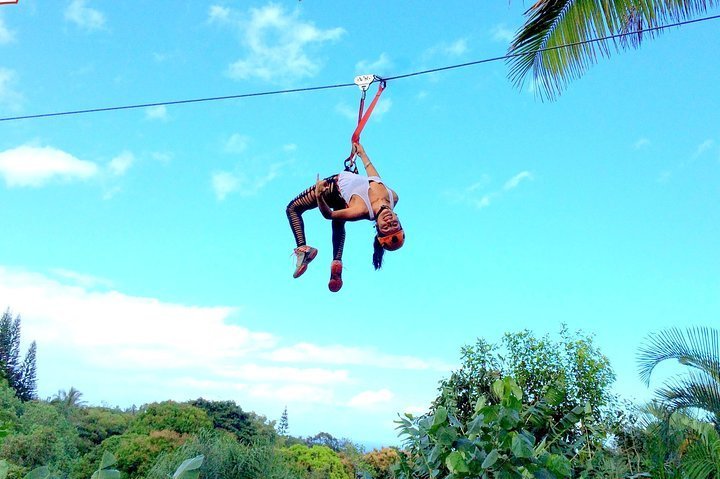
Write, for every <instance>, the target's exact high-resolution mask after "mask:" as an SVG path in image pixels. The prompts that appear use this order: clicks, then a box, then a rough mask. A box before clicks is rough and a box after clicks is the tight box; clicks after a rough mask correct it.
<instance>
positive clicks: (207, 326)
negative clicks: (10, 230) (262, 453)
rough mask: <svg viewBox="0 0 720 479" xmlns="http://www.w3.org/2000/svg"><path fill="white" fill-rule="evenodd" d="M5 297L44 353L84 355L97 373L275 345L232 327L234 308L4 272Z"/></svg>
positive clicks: (180, 363)
mask: <svg viewBox="0 0 720 479" xmlns="http://www.w3.org/2000/svg"><path fill="white" fill-rule="evenodd" d="M0 297H4V298H12V302H13V303H12V308H13V310H16V311H19V312H22V317H23V320H24V321H23V334H24V335H27V336H26V337H31V338H33V339H34V340H36V341H38V343H42V344H43V346H44V348H48V349H54V350H56V351H59V350H62V351H64V352H66V353H68V354H71V355H72V356H73V357H76V358H77V356H81V358H79V359H81V360H82V361H83V362H85V363H87V365H88V366H91V365H92V367H102V368H110V369H116V368H121V369H122V368H129V369H137V370H138V371H141V370H143V369H145V368H148V369H149V368H150V364H152V368H155V369H182V368H185V367H189V366H205V367H208V366H210V365H216V364H217V362H218V361H232V360H235V359H237V358H241V357H245V356H247V355H248V354H249V353H251V352H254V351H258V350H263V349H267V348H271V347H273V346H274V345H275V344H276V341H277V340H276V338H274V337H273V336H272V335H270V334H267V333H260V332H253V331H249V330H248V329H246V328H243V327H240V326H235V325H232V324H228V323H227V319H228V317H229V316H230V315H232V314H233V313H235V311H236V309H235V308H231V307H220V306H218V307H197V306H186V305H182V304H173V303H165V302H162V301H158V300H157V299H153V298H145V297H136V296H128V295H125V294H123V293H120V292H117V291H107V292H90V291H88V290H86V289H85V288H83V287H79V286H70V285H66V284H63V283H61V282H59V281H56V280H52V279H50V278H48V277H45V276H42V275H39V274H35V273H28V272H23V271H17V270H10V269H7V268H5V267H2V266H0ZM111 325H115V326H111ZM148 360H152V361H151V362H148Z"/></svg>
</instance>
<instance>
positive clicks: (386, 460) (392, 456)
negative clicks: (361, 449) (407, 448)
mask: <svg viewBox="0 0 720 479" xmlns="http://www.w3.org/2000/svg"><path fill="white" fill-rule="evenodd" d="M364 460H365V462H366V463H367V464H368V466H370V469H371V473H372V476H373V477H374V478H375V479H391V478H392V477H394V475H393V472H392V471H393V468H394V466H395V465H396V464H397V463H398V462H400V453H399V452H398V450H397V449H394V448H391V447H383V448H382V449H380V450H379V451H378V450H374V451H371V452H368V453H367V454H365V457H364Z"/></svg>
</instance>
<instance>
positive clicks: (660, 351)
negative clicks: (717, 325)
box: [637, 327, 720, 384]
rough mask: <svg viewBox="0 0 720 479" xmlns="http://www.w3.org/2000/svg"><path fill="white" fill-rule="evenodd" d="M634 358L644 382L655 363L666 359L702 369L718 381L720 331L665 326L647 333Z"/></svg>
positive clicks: (719, 377) (648, 381) (646, 380)
mask: <svg viewBox="0 0 720 479" xmlns="http://www.w3.org/2000/svg"><path fill="white" fill-rule="evenodd" d="M637 357H638V363H639V369H640V378H641V379H642V380H643V381H644V382H645V384H649V383H650V376H651V374H652V372H653V370H654V369H655V366H657V365H658V364H660V363H661V362H663V361H665V360H668V359H677V360H679V361H680V362H681V363H683V364H686V365H688V366H691V367H693V368H696V369H699V370H702V371H704V372H705V373H707V374H708V375H709V376H710V377H712V378H713V379H714V380H715V381H716V382H720V331H718V330H717V329H713V328H707V327H696V328H690V329H687V330H681V329H678V328H671V329H666V330H664V331H660V332H659V333H655V334H651V335H650V336H649V337H648V339H647V341H646V344H645V345H644V346H642V347H641V348H640V349H639V350H638V356H637Z"/></svg>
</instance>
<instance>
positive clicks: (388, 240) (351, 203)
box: [285, 143, 405, 292]
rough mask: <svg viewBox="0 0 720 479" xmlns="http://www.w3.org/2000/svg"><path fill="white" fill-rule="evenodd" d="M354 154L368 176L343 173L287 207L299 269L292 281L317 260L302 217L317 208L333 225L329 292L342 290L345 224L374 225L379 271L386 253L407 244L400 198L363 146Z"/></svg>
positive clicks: (319, 183)
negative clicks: (367, 222)
mask: <svg viewBox="0 0 720 479" xmlns="http://www.w3.org/2000/svg"><path fill="white" fill-rule="evenodd" d="M353 152H354V153H356V154H357V156H358V157H360V159H361V160H362V162H363V166H364V167H365V172H366V173H367V175H368V176H363V175H358V174H356V173H351V172H349V171H343V172H341V173H339V174H337V175H334V176H331V177H329V178H325V179H324V180H321V179H320V177H319V175H318V180H317V183H316V184H315V186H311V187H310V188H308V189H306V190H305V191H303V192H302V193H300V194H299V195H298V196H297V197H296V198H295V199H294V200H292V201H291V202H290V204H288V206H287V208H286V210H285V213H286V214H287V217H288V220H289V221H290V228H291V229H292V232H293V235H294V236H295V243H297V248H295V255H296V256H297V266H296V268H295V273H294V274H293V278H298V277H299V276H300V275H302V274H303V273H304V272H305V270H307V266H308V264H310V262H311V261H312V260H313V259H315V256H316V255H317V252H318V250H317V249H315V248H313V247H312V246H308V245H307V244H306V243H305V224H304V223H303V219H302V214H303V213H304V212H306V211H307V210H311V209H313V208H315V207H318V208H320V213H322V215H323V217H325V218H326V219H329V220H330V221H331V222H332V243H333V261H332V263H331V264H330V282H329V283H328V288H330V291H332V292H336V291H339V290H340V288H342V284H343V282H342V253H343V247H344V245H345V222H346V221H358V220H370V221H375V229H376V230H377V235H376V236H375V242H374V244H373V248H374V252H373V266H375V269H376V270H377V269H380V267H381V266H382V259H383V254H384V253H385V250H388V251H394V250H396V249H398V248H400V247H401V246H402V245H403V243H404V242H405V232H404V231H403V229H402V226H400V221H398V217H397V215H396V214H395V212H394V211H393V209H394V208H395V205H396V204H397V201H398V195H397V193H395V192H394V191H393V190H391V189H390V188H388V187H387V186H385V183H383V181H382V180H381V179H380V176H379V175H378V172H377V170H376V169H375V167H374V166H373V164H372V163H371V162H370V158H368V156H367V154H366V153H365V149H364V148H363V147H362V145H360V143H354V144H353Z"/></svg>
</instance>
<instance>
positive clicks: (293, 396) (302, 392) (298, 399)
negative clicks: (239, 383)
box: [249, 384, 334, 405]
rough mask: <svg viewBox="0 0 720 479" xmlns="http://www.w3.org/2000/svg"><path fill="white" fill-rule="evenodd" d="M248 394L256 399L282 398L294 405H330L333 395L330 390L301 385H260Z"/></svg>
mask: <svg viewBox="0 0 720 479" xmlns="http://www.w3.org/2000/svg"><path fill="white" fill-rule="evenodd" d="M249 393H250V394H251V395H252V396H254V397H257V398H263V399H270V400H277V398H284V399H285V400H286V401H290V402H294V403H316V404H328V405H330V404H332V403H333V400H334V393H333V391H332V390H331V389H327V388H320V387H316V386H308V385H303V384H289V385H285V386H273V385H269V384H260V385H257V386H253V387H251V388H250V389H249Z"/></svg>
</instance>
